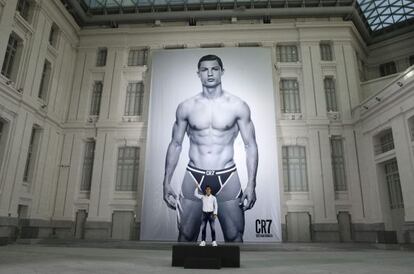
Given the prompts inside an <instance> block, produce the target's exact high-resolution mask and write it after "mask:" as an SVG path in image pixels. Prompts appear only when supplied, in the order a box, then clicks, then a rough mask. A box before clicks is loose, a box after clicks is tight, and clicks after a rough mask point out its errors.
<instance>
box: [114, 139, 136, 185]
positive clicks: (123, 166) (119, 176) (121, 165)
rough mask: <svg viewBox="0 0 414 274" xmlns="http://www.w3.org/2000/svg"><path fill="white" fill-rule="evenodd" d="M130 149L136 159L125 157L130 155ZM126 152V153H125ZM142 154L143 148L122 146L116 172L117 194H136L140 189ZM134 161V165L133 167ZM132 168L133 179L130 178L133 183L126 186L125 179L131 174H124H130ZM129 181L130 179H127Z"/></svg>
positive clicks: (118, 154)
mask: <svg viewBox="0 0 414 274" xmlns="http://www.w3.org/2000/svg"><path fill="white" fill-rule="evenodd" d="M128 149H133V154H134V158H127V157H123V158H121V157H122V156H124V155H125V154H126V153H128V151H127V150H128ZM124 150H125V151H124ZM140 153H141V148H140V147H139V146H120V147H118V151H117V164H116V172H115V191H117V192H125V191H129V192H135V191H137V189H138V180H139V168H140V156H141V155H140ZM131 160H132V165H131ZM131 166H132V177H131V178H130V179H131V180H132V182H130V183H127V184H125V183H124V178H125V176H126V177H128V176H129V175H131V174H129V173H128V174H124V173H123V172H124V171H125V170H126V171H125V172H128V171H131V170H128V168H129V167H131ZM126 180H128V178H127V179H126Z"/></svg>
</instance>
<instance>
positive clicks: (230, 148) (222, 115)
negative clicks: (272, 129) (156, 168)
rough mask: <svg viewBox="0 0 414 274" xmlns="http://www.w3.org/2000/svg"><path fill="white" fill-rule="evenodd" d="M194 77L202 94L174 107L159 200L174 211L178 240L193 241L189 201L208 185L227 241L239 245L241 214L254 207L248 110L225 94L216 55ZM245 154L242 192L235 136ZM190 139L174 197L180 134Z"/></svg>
mask: <svg viewBox="0 0 414 274" xmlns="http://www.w3.org/2000/svg"><path fill="white" fill-rule="evenodd" d="M197 67H198V71H197V74H198V76H199V78H200V80H201V84H202V92H201V93H199V94H197V95H195V96H194V97H191V98H189V99H187V100H185V101H183V102H182V103H180V104H179V105H178V107H177V111H176V121H175V123H174V126H173V131H172V139H171V142H170V144H169V146H168V150H167V155H166V161H165V174H164V182H163V184H164V193H163V195H164V201H165V202H166V204H167V206H168V207H170V208H172V209H176V210H177V221H178V230H179V235H178V241H197V238H198V235H199V232H200V225H201V215H202V203H201V201H200V200H199V199H198V198H197V197H195V196H194V183H195V184H196V185H197V186H198V188H199V189H200V190H201V191H202V192H204V191H205V188H206V186H207V185H208V186H210V188H211V193H212V194H213V195H214V196H215V197H216V198H217V203H218V215H217V217H218V219H219V222H220V225H221V228H222V231H223V236H224V240H225V241H226V242H241V241H243V233H244V211H245V210H248V209H251V208H252V207H253V206H254V203H255V202H256V192H255V189H256V173H257V164H258V150H257V143H256V137H255V130H254V125H253V122H252V120H251V117H250V108H249V106H248V105H247V104H246V103H245V102H244V101H242V100H241V99H240V98H238V97H236V96H234V95H232V94H230V93H228V92H227V91H224V90H223V89H222V85H221V77H222V75H223V73H224V69H223V63H222V61H221V59H220V58H219V57H218V56H216V55H206V56H203V57H202V58H201V59H200V60H199V62H198V65H197ZM239 132H240V135H241V137H242V139H243V142H244V145H245V150H246V166H247V177H248V182H247V186H246V188H245V189H244V191H242V189H241V184H240V180H239V177H238V174H237V169H236V166H235V162H234V159H233V157H234V141H235V139H236V137H237V135H238V134H239ZM186 133H187V135H188V137H189V140H190V148H189V158H190V161H189V163H188V166H187V170H186V173H185V175H184V179H183V183H182V185H181V192H180V194H179V196H177V194H176V193H175V192H174V190H173V189H172V187H171V185H170V182H171V178H172V175H173V173H174V170H175V168H176V166H177V163H178V160H179V156H180V153H181V146H182V142H183V139H184V136H185V134H186Z"/></svg>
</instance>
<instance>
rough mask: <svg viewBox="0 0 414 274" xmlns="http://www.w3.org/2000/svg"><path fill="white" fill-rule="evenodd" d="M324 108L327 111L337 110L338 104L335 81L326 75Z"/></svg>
mask: <svg viewBox="0 0 414 274" xmlns="http://www.w3.org/2000/svg"><path fill="white" fill-rule="evenodd" d="M323 82H324V88H325V98H326V110H327V111H328V112H331V111H332V112H337V111H338V104H337V102H336V90H335V81H334V79H333V78H332V77H326V78H325V79H324V80H323Z"/></svg>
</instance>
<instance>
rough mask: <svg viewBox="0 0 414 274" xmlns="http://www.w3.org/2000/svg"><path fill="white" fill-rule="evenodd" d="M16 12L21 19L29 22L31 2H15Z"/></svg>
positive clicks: (25, 0)
mask: <svg viewBox="0 0 414 274" xmlns="http://www.w3.org/2000/svg"><path fill="white" fill-rule="evenodd" d="M16 9H17V11H18V12H19V13H20V15H21V17H23V18H24V20H26V21H29V19H30V16H31V10H32V1H31V0H19V1H18V2H17V8H16Z"/></svg>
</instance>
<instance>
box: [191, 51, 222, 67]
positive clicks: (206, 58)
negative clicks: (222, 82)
mask: <svg viewBox="0 0 414 274" xmlns="http://www.w3.org/2000/svg"><path fill="white" fill-rule="evenodd" d="M204 61H217V63H218V64H219V65H220V67H221V69H222V70H223V69H224V68H223V62H222V61H221V59H220V57H218V56H217V55H214V54H208V55H204V56H203V57H201V58H200V60H198V64H197V68H198V69H200V66H201V62H204Z"/></svg>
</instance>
